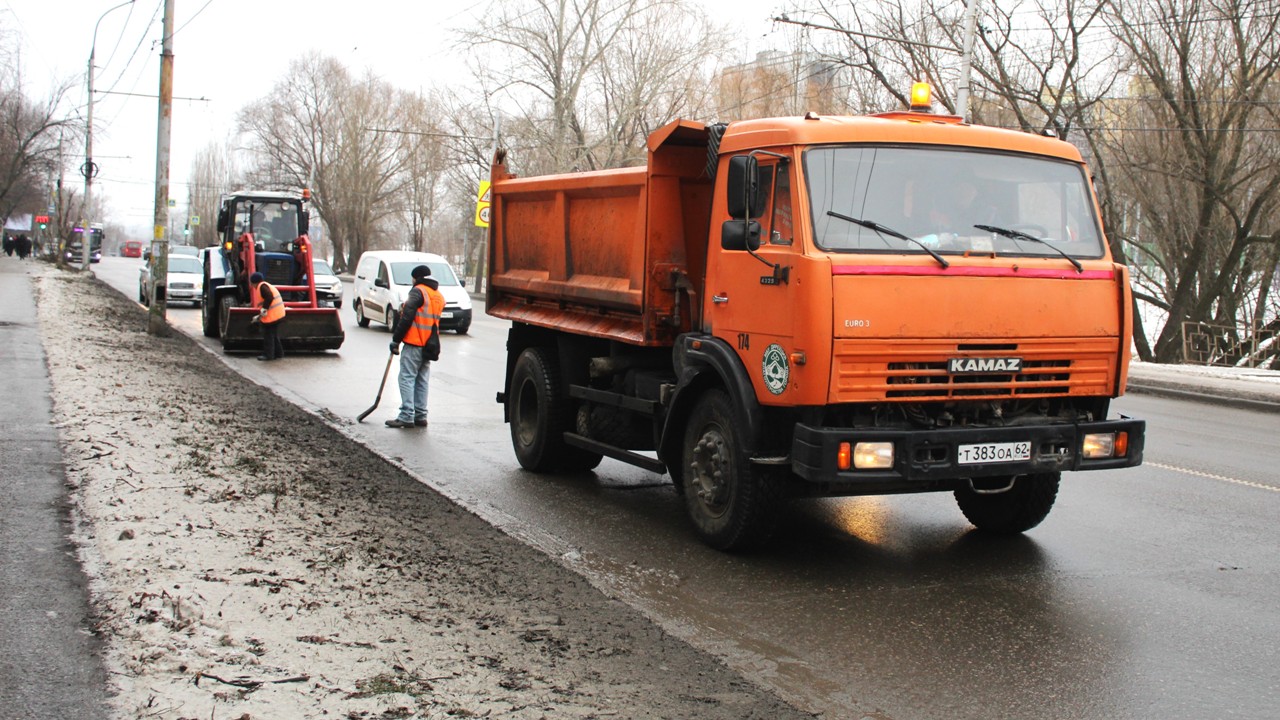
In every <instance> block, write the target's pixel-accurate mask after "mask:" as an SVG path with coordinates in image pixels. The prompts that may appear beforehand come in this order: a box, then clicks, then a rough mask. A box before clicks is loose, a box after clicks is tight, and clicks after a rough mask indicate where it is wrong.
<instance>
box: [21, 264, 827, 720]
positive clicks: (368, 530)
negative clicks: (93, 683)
mask: <svg viewBox="0 0 1280 720" xmlns="http://www.w3.org/2000/svg"><path fill="white" fill-rule="evenodd" d="M36 282H37V287H38V305H39V318H40V326H41V332H42V335H43V337H44V342H45V352H46V354H47V356H48V361H49V369H50V375H51V378H52V381H53V395H54V407H55V417H56V422H57V423H58V425H59V429H60V430H59V432H60V436H61V438H62V443H63V448H64V451H65V454H66V460H67V466H66V472H67V481H68V485H69V488H70V493H71V499H72V503H73V505H74V511H73V512H74V520H75V532H74V535H75V536H74V540H75V541H76V543H77V545H78V547H79V548H80V553H81V558H82V561H83V562H84V564H85V568H86V571H87V573H88V575H89V577H90V592H91V595H92V602H93V605H94V611H95V614H96V618H97V624H98V630H99V633H100V634H101V636H102V637H103V641H104V643H105V648H106V653H105V654H106V663H107V670H108V674H109V676H110V677H111V678H112V680H113V682H114V687H113V688H111V689H112V692H113V693H114V699H113V707H114V710H115V713H116V715H117V716H119V717H148V718H162V719H166V718H167V719H170V720H178V719H180V718H192V719H195V718H200V719H206V718H238V719H253V718H313V717H330V718H392V717H395V718H408V717H414V718H456V717H502V718H595V717H621V718H694V717H696V718H713V719H714V718H726V719H728V718H733V719H735V720H737V719H740V718H762V719H763V718H768V719H769V720H775V719H779V718H792V717H808V716H806V715H802V714H800V713H798V712H796V711H795V710H794V709H791V708H789V707H788V706H786V705H784V704H783V703H782V702H780V701H779V700H778V699H776V697H774V696H773V695H770V694H768V693H766V692H764V691H761V690H760V689H758V688H756V687H755V686H753V685H751V684H749V683H747V682H745V681H744V680H743V679H742V678H741V677H740V676H738V675H736V674H735V673H732V672H731V671H729V670H727V669H726V668H724V667H723V666H721V665H720V664H718V663H717V662H715V661H714V660H713V659H711V658H710V657H709V656H706V655H704V654H702V653H699V652H697V651H694V650H693V649H691V648H690V647H689V646H687V645H686V644H684V643H683V642H681V641H679V640H676V639H674V638H672V637H670V636H668V635H666V634H664V633H663V632H662V631H661V630H660V629H659V628H657V627H656V626H655V625H653V624H651V623H650V622H649V621H647V620H646V619H644V618H643V616H641V615H640V614H639V613H637V612H634V611H632V610H631V609H629V608H627V607H626V606H624V605H622V604H621V603H619V602H617V601H614V600H611V599H609V598H607V597H605V596H603V595H602V594H600V593H599V592H598V591H596V590H595V589H593V588H592V587H591V586H590V585H589V584H588V583H587V582H586V581H585V580H583V579H582V578H580V577H579V576H577V575H575V574H574V573H572V572H571V571H569V570H567V569H566V568H564V567H562V566H560V565H558V564H556V563H554V562H553V561H551V560H550V559H548V558H546V557H545V556H543V555H541V554H539V553H537V552H536V551H534V550H532V549H530V548H528V547H525V546H523V545H521V544H519V543H518V542H516V541H515V540H513V539H511V538H509V537H507V536H506V535H503V534H502V533H500V532H499V531H497V530H496V529H494V528H492V527H491V526H489V525H487V524H485V523H484V522H483V521H481V520H480V519H478V518H476V517H475V516H473V515H471V514H469V513H467V512H465V511H463V510H460V509H459V508H457V507H456V506H454V505H452V504H451V503H450V502H449V501H448V500H446V499H444V498H442V497H441V496H439V495H437V494H436V493H435V492H433V491H431V490H430V489H428V488H426V487H424V486H422V485H421V484H419V483H418V482H416V481H415V480H414V479H413V478H412V477H410V476H408V475H406V474H405V473H404V472H402V471H400V470H398V469H397V468H395V467H394V466H392V465H390V464H389V463H386V462H384V461H383V460H382V459H381V458H379V457H378V456H376V455H374V454H372V453H371V452H369V451H368V450H366V449H364V448H362V447H360V446H358V445H356V444H355V443H353V442H351V441H350V440H348V439H346V438H345V437H343V436H342V435H341V434H339V433H338V432H336V431H335V430H333V429H331V428H329V427H328V426H327V425H325V424H324V423H323V422H322V421H321V420H319V419H317V418H315V417H313V416H311V415H308V414H307V413H304V412H302V411H301V410H299V409H297V408H295V407H293V406H292V405H289V404H288V403H286V402H285V401H283V400H281V399H280V398H278V397H276V396H274V395H272V394H271V393H269V392H267V391H265V390H264V389H262V388H261V387H259V386H257V385H254V384H253V383H251V382H249V381H247V380H246V379H244V378H242V377H240V376H238V375H236V374H235V373H233V372H232V371H231V370H230V369H229V368H227V367H226V366H225V365H223V364H222V363H220V362H219V361H218V360H217V358H214V357H212V356H210V355H209V354H208V353H207V352H205V351H204V350H202V349H201V348H199V347H198V346H196V345H195V344H194V343H193V342H192V341H191V340H190V339H188V338H186V337H183V336H181V335H178V334H176V333H175V334H174V336H173V337H169V338H158V337H153V336H151V335H148V334H147V333H146V323H147V320H146V316H145V314H144V311H143V310H142V309H141V308H140V307H138V306H137V305H134V304H133V303H131V302H129V301H128V300H126V299H125V298H123V297H121V296H120V295H118V294H116V293H115V292H113V291H112V290H110V289H109V288H107V287H105V286H104V285H102V284H100V283H98V282H96V281H94V280H92V279H91V278H87V277H78V276H74V275H70V274H63V273H59V272H57V271H54V270H49V271H47V272H46V273H45V274H44V275H43V276H42V277H40V278H39V279H38V280H37V281H36Z"/></svg>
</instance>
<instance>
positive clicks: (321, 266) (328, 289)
mask: <svg viewBox="0 0 1280 720" xmlns="http://www.w3.org/2000/svg"><path fill="white" fill-rule="evenodd" d="M311 266H312V268H314V269H315V273H316V302H317V303H319V305H320V307H326V306H327V307H342V281H341V280H339V279H338V276H337V275H334V274H333V268H332V267H330V266H329V263H327V262H325V261H324V260H312V261H311Z"/></svg>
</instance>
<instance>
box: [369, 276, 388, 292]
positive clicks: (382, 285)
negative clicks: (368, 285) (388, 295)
mask: <svg viewBox="0 0 1280 720" xmlns="http://www.w3.org/2000/svg"><path fill="white" fill-rule="evenodd" d="M373 285H374V287H380V288H386V289H388V290H390V289H391V285H389V284H387V281H386V280H383V279H382V278H374V279H373Z"/></svg>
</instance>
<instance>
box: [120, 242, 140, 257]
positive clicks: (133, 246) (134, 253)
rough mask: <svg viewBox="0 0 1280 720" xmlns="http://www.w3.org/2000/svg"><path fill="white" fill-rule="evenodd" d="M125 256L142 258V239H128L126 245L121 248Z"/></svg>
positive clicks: (121, 252)
mask: <svg viewBox="0 0 1280 720" xmlns="http://www.w3.org/2000/svg"><path fill="white" fill-rule="evenodd" d="M120 254H121V255H122V256H123V257H131V258H140V257H142V241H141V240H126V241H125V243H124V247H123V248H121V249H120Z"/></svg>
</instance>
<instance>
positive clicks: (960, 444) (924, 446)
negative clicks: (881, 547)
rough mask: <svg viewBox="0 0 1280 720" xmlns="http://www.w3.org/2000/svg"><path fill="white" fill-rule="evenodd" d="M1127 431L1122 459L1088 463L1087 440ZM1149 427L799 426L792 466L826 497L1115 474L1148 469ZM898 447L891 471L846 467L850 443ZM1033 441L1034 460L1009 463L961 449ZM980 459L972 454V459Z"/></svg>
mask: <svg viewBox="0 0 1280 720" xmlns="http://www.w3.org/2000/svg"><path fill="white" fill-rule="evenodd" d="M1107 433H1127V439H1128V443H1127V445H1128V447H1127V450H1126V451H1125V453H1124V454H1123V455H1122V456H1119V457H1097V458H1086V457H1085V456H1084V452H1083V451H1082V447H1081V446H1082V443H1083V442H1084V439H1085V436H1086V435H1097V434H1107ZM1145 433H1146V422H1145V421H1142V420H1133V419H1130V418H1122V419H1119V420H1105V421H1101V422H1089V423H1076V424H1038V425H1023V426H1013V427H981V428H939V429H934V430H910V429H895V428H858V429H850V428H831V427H814V426H811V425H805V424H797V425H796V426H795V433H794V435H793V438H792V451H791V467H792V470H793V471H794V472H795V474H796V475H799V476H800V477H801V478H803V479H804V480H806V481H808V482H809V483H812V484H813V485H814V487H813V488H812V490H813V491H814V492H816V493H819V494H849V495H860V494H878V493H891V492H926V491H930V490H948V489H952V488H955V487H959V486H963V485H967V483H968V481H969V480H971V479H974V478H995V477H1007V476H1012V475H1027V474H1031V473H1045V472H1061V471H1064V470H1109V469H1114V468H1125V467H1134V466H1136V465H1140V464H1142V448H1143V440H1144V437H1145ZM860 442H874V443H892V447H893V463H892V466H891V467H887V468H883V469H868V470H860V469H854V468H850V469H841V468H840V466H839V456H840V448H841V445H842V444H843V443H849V445H850V446H856V445H857V443H860ZM1021 442H1029V443H1030V453H1029V455H1030V456H1029V457H1028V458H1026V459H1019V460H1013V461H1008V462H974V463H962V462H961V460H960V457H961V448H966V447H967V448H973V447H974V446H984V445H1006V444H1009V443H1021ZM970 454H972V451H971V453H970Z"/></svg>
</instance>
